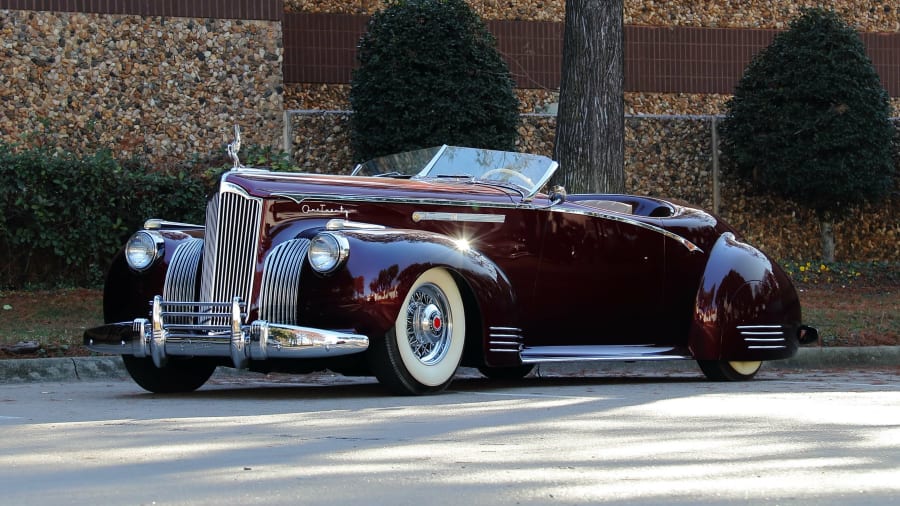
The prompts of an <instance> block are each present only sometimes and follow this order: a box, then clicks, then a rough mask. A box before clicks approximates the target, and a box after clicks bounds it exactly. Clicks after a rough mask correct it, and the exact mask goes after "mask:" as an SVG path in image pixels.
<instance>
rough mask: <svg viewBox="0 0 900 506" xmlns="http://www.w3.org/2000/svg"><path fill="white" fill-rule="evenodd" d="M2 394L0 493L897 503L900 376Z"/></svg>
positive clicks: (259, 381)
mask: <svg viewBox="0 0 900 506" xmlns="http://www.w3.org/2000/svg"><path fill="white" fill-rule="evenodd" d="M587 374H589V376H590V377H586V378H584V377H573V376H572V375H571V374H569V373H566V374H556V373H547V372H545V373H544V377H541V378H527V379H525V380H523V381H521V382H506V383H495V382H490V381H488V380H483V379H478V378H476V377H475V375H474V374H465V373H464V374H463V375H462V376H463V377H461V378H459V379H457V380H456V381H455V382H454V383H453V384H452V385H451V387H450V390H449V391H448V392H447V393H444V394H442V395H436V396H428V397H390V396H386V395H384V392H383V390H382V389H381V388H380V387H379V386H378V385H377V384H376V383H374V382H373V381H372V380H371V379H367V378H363V379H348V378H343V377H340V376H332V375H311V376H302V377H280V376H276V377H263V376H255V375H243V376H233V375H232V376H228V375H217V376H216V377H214V379H213V381H211V382H210V383H209V384H207V385H206V386H204V387H203V388H202V389H201V390H199V391H197V392H195V393H193V394H189V395H170V396H162V395H153V394H148V393H145V392H143V391H142V390H140V389H139V388H138V387H137V386H136V385H134V384H133V383H131V382H129V381H123V380H109V379H107V380H101V381H68V382H52V383H48V382H37V383H18V384H2V385H0V491H2V497H3V499H2V502H3V503H5V504H17V505H23V504H52V505H57V504H185V503H190V504H216V505H220V504H415V505H442V504H453V505H461V504H588V503H592V504H593V503H602V502H609V503H627V504H677V503H690V504H841V505H844V504H895V503H896V500H897V498H898V497H900V378H898V375H897V369H896V368H891V369H869V370H865V371H858V372H839V371H817V372H812V371H786V370H778V369H773V370H768V371H767V370H764V371H763V372H761V373H760V376H759V378H758V379H757V380H756V381H752V382H746V383H711V382H706V381H703V380H702V379H701V378H700V376H699V375H698V374H697V373H696V372H695V371H684V372H681V371H677V370H674V371H672V370H667V371H656V372H654V371H646V370H645V371H638V372H636V373H635V372H634V371H623V372H615V371H593V372H590V371H589V372H587Z"/></svg>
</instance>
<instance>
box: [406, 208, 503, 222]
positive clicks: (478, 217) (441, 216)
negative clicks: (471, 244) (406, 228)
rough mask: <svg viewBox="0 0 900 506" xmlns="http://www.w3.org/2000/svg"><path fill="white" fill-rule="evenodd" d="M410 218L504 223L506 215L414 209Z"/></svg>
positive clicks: (418, 220) (414, 219)
mask: <svg viewBox="0 0 900 506" xmlns="http://www.w3.org/2000/svg"><path fill="white" fill-rule="evenodd" d="M412 220H413V221H414V222H416V223H419V222H420V221H458V222H470V223H504V222H505V221H506V215H503V214H480V213H429V212H426V211H416V212H414V213H413V214H412Z"/></svg>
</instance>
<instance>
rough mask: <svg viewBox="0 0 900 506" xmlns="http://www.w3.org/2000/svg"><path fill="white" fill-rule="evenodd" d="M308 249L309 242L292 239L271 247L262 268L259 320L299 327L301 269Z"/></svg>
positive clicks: (307, 240)
mask: <svg viewBox="0 0 900 506" xmlns="http://www.w3.org/2000/svg"><path fill="white" fill-rule="evenodd" d="M308 250H309V239H291V240H289V241H285V242H283V243H281V244H279V245H278V246H275V247H274V248H272V251H270V252H269V255H268V256H267V257H266V263H265V264H264V266H263V274H262V283H261V287H260V294H259V319H260V320H266V321H268V322H271V323H283V324H287V325H296V324H297V323H298V322H297V311H298V309H297V294H298V293H299V291H300V268H301V267H302V266H303V262H304V260H305V259H306V252H307V251H308Z"/></svg>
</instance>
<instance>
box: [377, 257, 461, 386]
mask: <svg viewBox="0 0 900 506" xmlns="http://www.w3.org/2000/svg"><path fill="white" fill-rule="evenodd" d="M465 337H466V315H465V308H464V306H463V300H462V295H461V294H460V291H459V287H458V286H457V285H456V281H455V280H454V279H453V276H451V275H450V273H449V272H447V271H446V270H444V269H440V268H435V269H430V270H428V271H426V272H425V273H423V274H422V275H421V276H419V278H418V279H416V281H415V283H413V285H412V288H410V290H409V293H407V294H406V297H405V299H404V300H403V304H402V305H401V308H400V313H399V314H398V315H397V319H396V320H395V322H394V326H393V328H392V329H391V330H390V331H389V332H388V333H387V335H386V336H385V338H384V339H383V340H381V341H380V342H379V343H376V344H375V345H374V347H373V349H372V353H371V354H370V366H371V368H372V370H373V372H374V373H375V376H376V377H377V378H378V381H379V382H381V383H382V384H383V385H385V386H386V387H388V388H389V389H390V390H391V391H393V392H394V393H397V394H401V395H417V394H427V393H435V392H440V391H442V390H444V389H445V388H446V387H447V385H448V384H450V381H451V380H452V379H453V376H454V374H456V369H457V368H458V367H459V362H460V360H461V359H462V353H463V345H464V344H465Z"/></svg>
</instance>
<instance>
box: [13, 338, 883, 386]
mask: <svg viewBox="0 0 900 506" xmlns="http://www.w3.org/2000/svg"><path fill="white" fill-rule="evenodd" d="M897 366H900V346H871V347H846V348H843V347H841V348H801V349H800V351H799V353H798V354H797V355H796V356H795V357H794V358H791V359H788V360H776V361H772V362H766V363H765V364H764V365H763V367H764V370H765V369H794V370H796V369H810V370H815V369H830V368H841V369H850V368H869V367H897ZM540 370H541V372H542V373H543V374H550V375H556V374H560V375H569V374H571V375H575V374H578V373H582V372H585V371H595V372H605V371H609V372H618V373H621V372H625V371H628V370H633V371H635V373H638V372H648V371H678V372H684V371H696V372H697V374H698V375H700V374H701V372H700V369H699V368H698V367H697V364H696V363H695V362H694V361H692V360H672V361H656V362H630V363H626V362H561V363H547V364H541V366H540ZM216 374H217V375H235V374H243V372H242V371H235V370H233V369H229V368H224V367H220V368H219V370H218V371H217V372H216ZM251 374H252V373H251ZM475 374H477V372H475ZM127 377H128V373H127V372H125V368H124V366H123V365H122V360H121V359H120V358H119V357H117V356H103V357H76V358H30V359H6V360H0V383H26V382H41V381H50V382H53V381H86V380H106V379H124V378H127Z"/></svg>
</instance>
